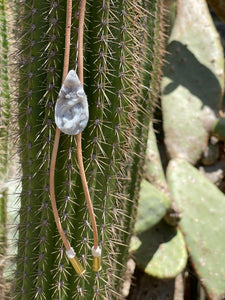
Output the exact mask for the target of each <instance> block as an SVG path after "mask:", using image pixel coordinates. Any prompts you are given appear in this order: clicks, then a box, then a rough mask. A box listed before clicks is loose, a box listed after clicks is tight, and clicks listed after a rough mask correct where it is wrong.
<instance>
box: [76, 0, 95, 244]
mask: <svg viewBox="0 0 225 300" xmlns="http://www.w3.org/2000/svg"><path fill="white" fill-rule="evenodd" d="M85 8H86V0H81V2H80V13H79V28H78V76H79V79H80V82H81V84H82V85H83V84H84V72H83V70H84V67H83V61H84V58H83V36H84V16H85ZM81 137H82V135H81V133H79V134H78V135H77V159H78V167H79V171H80V177H81V181H82V185H83V190H84V195H85V199H86V202H87V207H88V211H89V214H90V218H91V225H92V229H93V238H94V249H97V247H98V230H97V225H96V220H95V214H94V209H93V205H92V202H91V197H90V193H89V190H88V185H87V180H86V176H85V171H84V164H83V155H82V142H81Z"/></svg>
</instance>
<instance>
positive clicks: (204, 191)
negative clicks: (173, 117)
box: [167, 159, 225, 299]
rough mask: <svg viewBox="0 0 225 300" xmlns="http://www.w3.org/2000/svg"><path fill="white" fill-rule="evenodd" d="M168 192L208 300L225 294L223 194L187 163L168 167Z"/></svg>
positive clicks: (224, 208) (178, 162)
mask: <svg viewBox="0 0 225 300" xmlns="http://www.w3.org/2000/svg"><path fill="white" fill-rule="evenodd" d="M167 172H168V174H167V178H168V183H169V186H170V190H171V193H172V195H173V197H174V199H175V201H176V202H177V204H178V205H179V208H180V209H181V210H182V213H183V218H182V219H181V222H180V227H181V230H182V232H183V234H184V237H185V240H186V243H187V246H188V249H189V252H190V255H191V259H192V261H193V265H194V267H195V269H196V272H197V274H198V275H199V277H200V278H201V284H202V285H203V286H204V287H205V288H206V290H207V293H208V294H209V296H210V299H223V297H224V296H225V277H224V274H225V267H224V264H223V263H221V262H222V261H224V256H225V246H224V242H223V237H224V234H225V230H224V228H225V227H224V222H225V218H224V215H225V205H224V200H225V197H224V194H223V193H222V192H221V191H220V190H219V189H218V188H217V187H216V186H215V185H214V184H213V183H211V182H210V181H209V180H208V179H207V178H205V176H204V175H202V174H200V172H199V171H198V170H197V169H196V168H194V167H193V166H191V165H190V164H189V163H188V162H186V161H184V160H181V159H175V160H172V161H170V163H169V166H168V171H167Z"/></svg>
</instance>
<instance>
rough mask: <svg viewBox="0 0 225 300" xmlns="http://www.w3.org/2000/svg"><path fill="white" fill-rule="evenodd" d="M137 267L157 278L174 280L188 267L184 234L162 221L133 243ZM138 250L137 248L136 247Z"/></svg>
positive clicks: (136, 238)
mask: <svg viewBox="0 0 225 300" xmlns="http://www.w3.org/2000/svg"><path fill="white" fill-rule="evenodd" d="M132 243H133V245H132V248H133V249H135V245H137V246H138V249H137V250H136V252H135V253H134V257H135V260H136V263H137V265H138V266H139V267H140V268H141V269H143V270H144V271H145V272H146V273H147V274H149V275H151V276H154V277H157V278H164V279H165V278H174V277H176V276H177V275H178V274H179V273H180V272H182V270H183V269H184V268H185V266H186V262H187V251H186V246H185V242H184V238H183V235H182V233H181V232H180V231H179V230H177V229H176V228H174V227H171V226H168V225H167V223H165V221H163V220H162V221H160V222H159V223H158V224H156V225H154V226H153V227H151V228H150V229H148V230H147V231H144V232H142V233H141V234H140V235H139V236H137V237H135V238H134V239H133V241H132ZM136 248H137V247H136Z"/></svg>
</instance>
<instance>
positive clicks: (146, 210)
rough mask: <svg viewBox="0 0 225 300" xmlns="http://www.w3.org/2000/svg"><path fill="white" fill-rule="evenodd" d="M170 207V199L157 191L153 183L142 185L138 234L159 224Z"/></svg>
mask: <svg viewBox="0 0 225 300" xmlns="http://www.w3.org/2000/svg"><path fill="white" fill-rule="evenodd" d="M169 207H170V199H169V198H168V197H167V196H166V195H165V194H163V193H162V192H160V191H159V190H157V189H156V188H155V187H154V186H153V185H152V184H151V183H149V182H148V181H146V180H143V181H142V183H141V190H140V200H139V206H138V219H137V222H136V224H135V231H136V232H143V231H145V230H147V229H149V228H151V227H152V226H154V225H155V224H157V223H158V222H159V221H160V220H161V219H162V218H163V216H164V215H165V213H166V211H167V209H168V208H169Z"/></svg>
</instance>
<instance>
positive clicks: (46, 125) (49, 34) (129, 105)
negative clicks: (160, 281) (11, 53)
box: [15, 0, 161, 300]
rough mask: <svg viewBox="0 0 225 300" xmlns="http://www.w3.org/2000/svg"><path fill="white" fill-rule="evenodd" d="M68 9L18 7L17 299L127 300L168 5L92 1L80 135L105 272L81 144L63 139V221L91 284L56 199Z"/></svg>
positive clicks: (33, 4) (43, 4)
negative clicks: (73, 260) (123, 293)
mask: <svg viewBox="0 0 225 300" xmlns="http://www.w3.org/2000/svg"><path fill="white" fill-rule="evenodd" d="M65 10H66V1H65V0H62V1H60V2H58V1H52V0H49V1H42V0H41V1H36V0H29V1H25V2H24V1H21V2H20V3H19V4H18V20H17V28H18V32H19V36H20V38H19V41H18V45H19V50H18V57H19V58H20V62H19V68H18V70H19V83H18V85H19V93H18V94H19V96H18V110H19V113H18V122H19V135H20V159H21V163H22V173H23V178H22V192H21V209H20V225H19V239H18V259H17V274H16V282H15V299H20V300H21V299H22V300H26V299H30V298H36V299H39V300H44V299H45V300H48V299H115V298H117V297H118V298H119V297H120V285H121V274H123V271H124V270H125V260H126V257H127V255H128V245H129V238H130V234H131V230H132V226H133V225H132V223H133V218H131V216H132V215H133V212H135V207H136V203H137V199H138V192H139V185H140V180H141V176H142V173H143V172H142V168H143V161H144V155H143V153H145V140H146V137H147V131H148V130H147V127H148V126H146V125H147V124H148V123H149V118H150V108H151V105H152V102H153V96H151V97H150V96H149V91H150V82H151V79H152V78H153V74H152V70H153V67H152V61H153V55H155V56H157V55H158V53H159V50H158V47H159V45H158V43H155V36H154V35H155V32H156V25H157V27H158V31H157V32H159V28H161V27H160V26H161V25H160V21H156V18H158V16H159V15H160V14H159V12H160V11H161V1H160V0H151V1H146V2H145V3H144V4H143V5H142V4H141V2H140V3H137V2H136V1H132V0H127V1H122V0H116V1H113V2H111V1H108V0H97V1H88V3H87V11H86V15H85V34H84V38H85V39H84V57H85V61H84V90H85V93H86V94H87V98H88V102H89V112H90V117H89V123H88V126H87V128H86V129H85V130H84V132H83V134H82V136H83V140H82V145H83V146H82V147H83V158H84V166H85V171H86V176H87V180H88V187H89V191H90V195H91V198H92V202H93V205H94V210H95V214H96V220H97V225H98V233H99V237H100V244H101V247H102V269H101V271H100V272H97V273H95V272H93V271H92V266H91V265H92V262H91V260H92V255H91V247H92V246H93V234H92V230H91V227H90V218H89V214H88V210H87V207H86V204H85V199H84V193H83V188H82V185H81V180H80V176H79V174H78V167H77V159H76V141H75V139H74V137H71V136H66V135H64V134H61V136H60V144H59V150H58V155H57V162H56V170H55V194H56V201H57V207H58V211H59V216H60V219H61V223H62V226H63V229H64V230H65V233H66V235H67V237H68V239H69V240H70V243H71V246H72V247H73V248H74V249H75V251H76V253H77V256H78V257H79V258H80V260H81V262H82V264H83V265H84V266H85V269H86V275H85V277H78V276H77V275H76V274H75V271H74V270H73V269H72V267H71V266H70V264H69V262H68V259H67V258H66V257H65V249H64V247H63V245H62V242H61V239H60V238H59V235H58V233H57V231H56V226H55V223H54V220H53V215H52V210H51V207H50V199H49V168H50V157H51V153H52V146H53V137H54V135H55V124H54V107H55V103H56V99H57V94H58V92H59V90H60V87H61V78H62V66H63V54H64V31H65ZM78 12H79V5H78V3H74V6H73V14H72V40H71V45H72V46H71V57H70V58H71V59H70V68H71V69H74V68H75V69H77V61H76V58H77V47H76V45H77V26H78V17H79V13H78ZM156 12H157V13H156ZM160 30H161V29H160ZM160 32H161V31H160ZM157 36H158V37H159V35H157ZM160 46H161V45H160ZM154 53H155V54H154Z"/></svg>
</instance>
